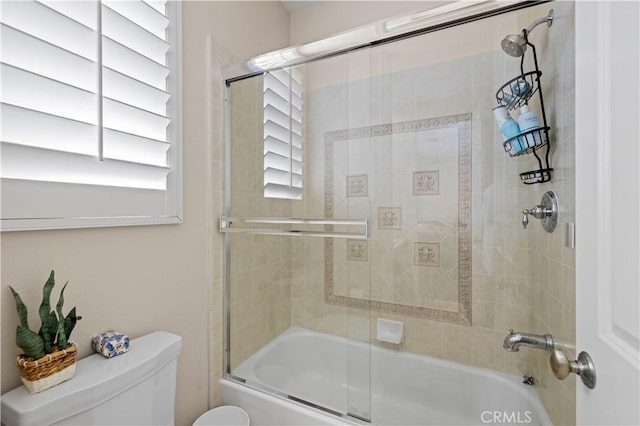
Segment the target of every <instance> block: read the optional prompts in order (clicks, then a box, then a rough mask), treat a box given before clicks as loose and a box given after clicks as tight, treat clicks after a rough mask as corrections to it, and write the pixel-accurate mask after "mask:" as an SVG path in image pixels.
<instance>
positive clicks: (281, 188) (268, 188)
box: [264, 183, 302, 200]
mask: <svg viewBox="0 0 640 426" xmlns="http://www.w3.org/2000/svg"><path fill="white" fill-rule="evenodd" d="M264 196H265V197H269V198H283V199H287V200H301V199H302V188H292V187H290V186H286V185H277V184H274V183H268V184H267V185H265V187H264Z"/></svg>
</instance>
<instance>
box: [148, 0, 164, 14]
mask: <svg viewBox="0 0 640 426" xmlns="http://www.w3.org/2000/svg"><path fill="white" fill-rule="evenodd" d="M144 3H146V4H147V5H148V6H149V7H152V8H153V9H155V10H157V11H158V12H159V13H160V14H162V15H166V14H167V13H166V6H165V5H166V4H167V2H166V1H165V0H144Z"/></svg>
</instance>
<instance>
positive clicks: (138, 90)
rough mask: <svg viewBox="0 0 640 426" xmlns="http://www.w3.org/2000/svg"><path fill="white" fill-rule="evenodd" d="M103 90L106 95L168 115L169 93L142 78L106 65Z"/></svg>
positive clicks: (103, 75)
mask: <svg viewBox="0 0 640 426" xmlns="http://www.w3.org/2000/svg"><path fill="white" fill-rule="evenodd" d="M102 78H103V87H102V91H103V93H104V96H105V97H108V98H111V99H115V100H117V101H120V102H123V103H126V104H129V105H133V106H135V107H137V108H141V109H144V110H147V111H151V112H153V113H155V114H158V115H162V116H166V115H167V108H166V104H167V101H168V100H169V94H168V93H167V92H165V91H164V90H160V89H157V88H155V87H153V86H150V85H148V84H146V83H144V82H142V81H140V80H136V79H134V78H132V77H129V76H127V75H124V74H122V73H119V72H118V71H114V70H111V69H109V68H106V67H104V71H103V74H102Z"/></svg>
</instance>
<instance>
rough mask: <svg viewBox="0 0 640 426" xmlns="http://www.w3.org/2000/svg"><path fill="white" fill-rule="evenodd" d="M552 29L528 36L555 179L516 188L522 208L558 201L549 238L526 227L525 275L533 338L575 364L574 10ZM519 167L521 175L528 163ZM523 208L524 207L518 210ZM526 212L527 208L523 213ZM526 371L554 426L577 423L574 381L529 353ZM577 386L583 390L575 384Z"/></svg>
mask: <svg viewBox="0 0 640 426" xmlns="http://www.w3.org/2000/svg"><path fill="white" fill-rule="evenodd" d="M549 7H553V9H554V11H555V16H556V18H555V20H554V23H553V26H552V27H551V28H550V29H549V30H548V31H545V30H544V29H543V30H542V31H540V29H538V30H536V32H537V33H534V34H533V36H532V40H533V42H534V43H535V44H536V46H540V62H541V65H540V66H541V68H542V71H543V73H544V74H543V77H542V78H543V79H544V82H545V86H544V88H545V90H544V99H545V102H546V103H545V107H546V108H547V116H548V118H549V122H550V123H549V125H550V126H551V129H552V134H551V135H552V141H553V145H552V148H553V149H552V155H553V167H554V178H553V180H552V181H551V182H549V183H545V184H542V185H535V186H533V187H519V188H518V192H519V193H520V194H522V195H523V196H525V197H527V199H526V202H527V204H526V206H534V205H536V204H538V203H540V199H541V198H542V195H543V194H544V192H546V191H549V190H552V191H554V192H555V193H556V194H557V196H558V199H559V206H560V224H559V225H558V228H557V229H556V230H555V231H554V232H553V233H551V234H550V233H547V232H545V231H543V229H542V227H541V226H540V224H539V223H537V222H538V221H534V222H533V223H531V224H530V225H529V228H528V230H527V232H528V240H529V250H530V251H529V271H530V272H529V275H530V277H531V290H530V291H531V294H530V300H531V321H532V323H531V326H532V332H534V333H538V334H545V333H549V334H551V335H553V336H554V338H555V340H556V343H557V344H558V345H559V346H560V347H561V348H562V349H563V350H565V351H566V353H567V355H568V356H569V357H570V358H571V359H575V358H576V355H577V352H579V351H576V348H575V341H576V340H575V338H576V336H575V335H576V315H575V310H576V307H575V286H576V283H575V276H576V271H575V250H574V249H573V248H571V247H570V244H569V243H568V242H567V227H568V224H573V223H574V222H575V138H574V135H575V132H574V124H575V119H574V118H575V117H574V112H575V105H574V99H575V92H574V88H575V81H574V79H575V49H574V47H575V40H574V4H573V2H556V3H553V5H552V6H549ZM539 15H540V14H539V13H538V14H536V13H534V12H533V11H527V13H523V16H522V18H521V19H522V21H521V23H522V25H523V26H524V25H527V23H528V22H531V21H533V20H534V19H535V18H536V17H539ZM525 160H526V159H523V161H519V162H518V163H519V164H518V166H519V167H520V168H521V171H524V170H529V169H527V167H529V168H531V167H532V164H533V163H532V162H526V161H525ZM521 207H524V206H521ZM527 208H530V207H527ZM529 356H530V361H529V366H530V367H529V368H530V372H531V375H533V376H534V377H536V379H537V384H536V390H537V391H538V394H539V396H540V399H541V400H542V402H543V404H544V406H545V408H546V409H547V412H548V413H549V416H550V417H551V420H552V421H553V423H554V424H556V425H573V424H575V423H576V413H575V404H576V403H575V395H576V391H575V389H576V376H575V375H573V374H572V375H571V376H570V377H568V378H567V379H566V380H564V381H559V380H558V379H556V378H555V377H554V376H553V374H552V372H551V369H550V368H549V355H548V354H547V353H544V352H542V351H529ZM580 386H582V384H580Z"/></svg>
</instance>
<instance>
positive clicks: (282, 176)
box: [264, 168, 302, 188]
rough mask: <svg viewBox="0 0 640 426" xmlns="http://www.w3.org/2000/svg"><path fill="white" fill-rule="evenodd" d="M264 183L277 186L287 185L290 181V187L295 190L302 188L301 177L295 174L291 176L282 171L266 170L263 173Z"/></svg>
mask: <svg viewBox="0 0 640 426" xmlns="http://www.w3.org/2000/svg"><path fill="white" fill-rule="evenodd" d="M264 178H265V182H269V183H275V184H277V185H283V186H285V185H289V182H290V180H291V179H292V180H293V182H292V186H293V187H295V188H302V177H301V176H299V175H296V174H293V175H292V174H291V173H289V172H286V171H284V170H279V169H272V168H267V169H265V171H264Z"/></svg>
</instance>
